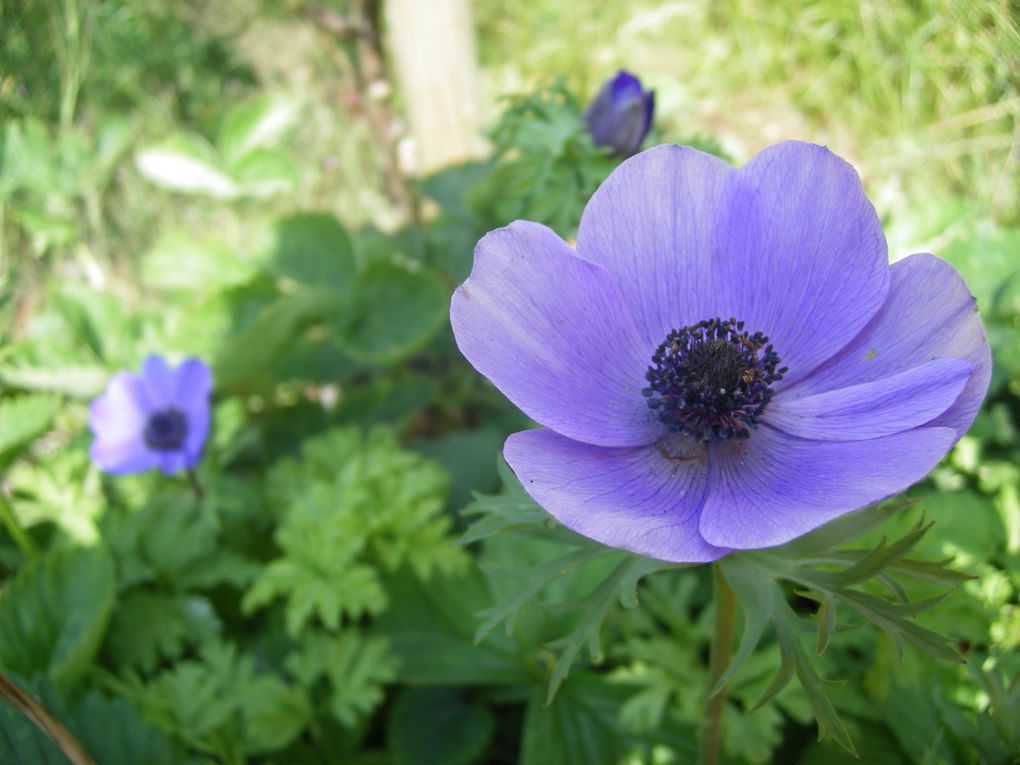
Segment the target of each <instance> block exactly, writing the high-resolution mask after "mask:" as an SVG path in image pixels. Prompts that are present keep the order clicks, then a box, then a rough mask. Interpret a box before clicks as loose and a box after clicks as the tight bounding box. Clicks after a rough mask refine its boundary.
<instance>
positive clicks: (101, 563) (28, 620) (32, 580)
mask: <svg viewBox="0 0 1020 765" xmlns="http://www.w3.org/2000/svg"><path fill="white" fill-rule="evenodd" d="M114 595H115V583H114V568H113V560H112V558H111V557H110V554H109V553H108V552H107V551H106V550H105V548H103V547H94V548H90V549H69V550H62V551H59V552H56V553H52V554H50V555H49V556H47V557H46V558H43V559H41V560H38V561H33V562H32V563H30V564H29V565H28V566H26V567H25V568H24V569H22V570H21V571H19V572H18V575H17V576H16V577H15V578H14V581H13V582H12V583H11V584H10V585H8V586H7V587H6V589H5V590H4V592H3V595H0V669H2V670H3V671H5V672H14V673H16V674H18V675H21V676H22V677H31V676H33V675H34V674H36V673H45V674H46V675H47V676H48V677H49V678H50V679H51V680H52V681H53V682H54V683H56V684H57V685H61V686H62V685H65V684H68V683H70V682H72V681H73V680H75V679H76V678H77V677H78V676H80V675H81V673H82V672H84V670H85V669H86V668H87V667H88V665H89V664H90V663H91V662H92V660H93V658H94V657H95V655H96V652H97V651H98V650H99V645H100V643H101V642H102V639H103V635H104V633H105V631H106V625H107V623H108V621H109V618H110V614H111V612H112V609H113V603H114Z"/></svg>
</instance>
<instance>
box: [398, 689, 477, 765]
mask: <svg viewBox="0 0 1020 765" xmlns="http://www.w3.org/2000/svg"><path fill="white" fill-rule="evenodd" d="M494 727H495V723H494V720H493V718H492V713H491V712H489V709H488V707H486V706H485V705H483V704H478V703H471V702H467V701H465V700H464V699H463V698H461V696H460V695H459V694H458V693H457V692H456V691H454V690H452V689H448V688H411V689H409V690H406V691H404V692H403V693H402V694H401V695H400V696H399V697H398V698H397V701H396V703H395V704H394V705H393V709H392V711H391V712H390V719H389V727H388V731H387V734H388V735H387V739H388V742H389V749H390V752H391V753H392V755H393V761H394V763H395V765H468V764H469V763H472V762H477V761H478V757H479V756H480V755H481V754H482V752H483V751H484V750H485V747H486V746H487V745H488V743H489V740H490V739H491V738H492V732H493V729H494Z"/></svg>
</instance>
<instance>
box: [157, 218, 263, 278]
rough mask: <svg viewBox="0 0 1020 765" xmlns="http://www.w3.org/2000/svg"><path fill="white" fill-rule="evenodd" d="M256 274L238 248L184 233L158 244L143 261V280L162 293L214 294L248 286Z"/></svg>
mask: <svg viewBox="0 0 1020 765" xmlns="http://www.w3.org/2000/svg"><path fill="white" fill-rule="evenodd" d="M254 273H255V268H254V264H251V263H245V262H244V261H243V260H242V259H241V258H240V257H239V256H238V253H237V249H236V248H234V247H231V246H229V245H227V244H226V243H224V242H221V241H217V240H215V239H206V240H199V239H195V238H192V237H189V236H186V235H185V234H182V233H180V232H173V233H171V234H169V235H168V236H165V237H163V238H162V239H160V240H159V241H157V242H156V244H155V245H153V247H152V248H151V249H150V250H149V251H148V252H146V253H145V256H144V258H143V260H142V279H143V280H144V281H145V283H146V284H148V285H149V286H150V287H153V288H155V289H161V290H167V289H170V290H173V289H180V290H195V291H201V292H205V291H210V292H212V291H215V290H222V289H226V288H228V287H235V286H238V285H241V284H244V283H245V282H247V281H249V280H251V278H252V276H253V275H254Z"/></svg>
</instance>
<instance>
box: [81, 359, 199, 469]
mask: <svg viewBox="0 0 1020 765" xmlns="http://www.w3.org/2000/svg"><path fill="white" fill-rule="evenodd" d="M211 392H212V373H211V372H210V371H209V367H208V366H206V365H205V363H204V362H202V361H200V360H199V359H187V360H186V361H184V362H183V363H182V364H181V365H180V366H179V367H177V368H176V369H172V368H171V367H170V366H169V365H168V364H167V363H166V361H165V360H164V359H163V358H161V357H160V356H149V357H148V358H147V359H146V360H145V362H144V363H143V364H142V373H141V374H140V375H134V374H131V373H130V372H118V373H117V374H115V375H114V376H113V378H112V379H111V380H110V383H109V385H107V386H106V390H105V391H104V392H103V394H102V395H101V396H99V397H98V398H97V399H96V400H95V401H93V402H92V404H91V405H90V406H89V426H90V427H91V428H92V432H93V433H94V434H95V440H94V441H93V442H92V452H91V453H92V459H93V460H94V461H95V462H96V464H97V465H99V467H100V468H102V469H103V470H105V471H106V472H108V473H116V474H120V473H137V472H141V471H143V470H151V469H152V468H156V467H158V468H159V469H160V470H162V471H163V472H164V473H166V474H167V475H171V474H173V473H176V472H178V471H180V470H190V469H191V468H193V467H194V466H195V465H197V464H198V461H199V460H200V459H201V457H202V447H203V445H204V444H205V439H206V436H207V435H208V434H209V396H210V394H211Z"/></svg>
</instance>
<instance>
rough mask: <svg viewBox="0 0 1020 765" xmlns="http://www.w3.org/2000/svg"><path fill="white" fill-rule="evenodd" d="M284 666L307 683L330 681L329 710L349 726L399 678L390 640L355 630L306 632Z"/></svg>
mask: <svg viewBox="0 0 1020 765" xmlns="http://www.w3.org/2000/svg"><path fill="white" fill-rule="evenodd" d="M285 666H286V668H287V671H288V672H290V673H291V675H293V676H294V677H295V678H297V679H298V681H300V682H301V684H302V685H304V686H311V685H313V684H314V683H316V682H317V681H318V680H320V679H326V680H328V682H329V685H330V692H329V701H328V705H329V709H330V711H331V712H332V713H333V716H334V717H336V719H337V720H339V721H340V722H341V723H343V724H344V725H346V726H348V727H354V726H355V725H356V724H357V723H358V721H359V719H360V718H362V717H363V716H365V715H367V714H369V713H371V712H372V710H374V709H375V708H376V707H377V706H378V705H379V704H380V703H381V702H382V700H383V688H384V686H385V685H386V684H387V683H389V682H392V681H393V680H394V679H395V678H396V660H395V659H394V657H393V654H392V653H391V652H390V646H389V642H388V641H387V640H385V639H383V638H378V637H365V636H363V635H362V634H361V633H360V632H358V631H357V630H353V629H348V630H344V631H343V632H341V633H340V634H339V635H327V634H324V633H321V632H308V633H306V634H305V635H304V636H303V637H302V639H301V643H300V647H299V650H298V651H297V652H295V653H292V654H290V655H289V656H288V657H287V659H286V661H285Z"/></svg>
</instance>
